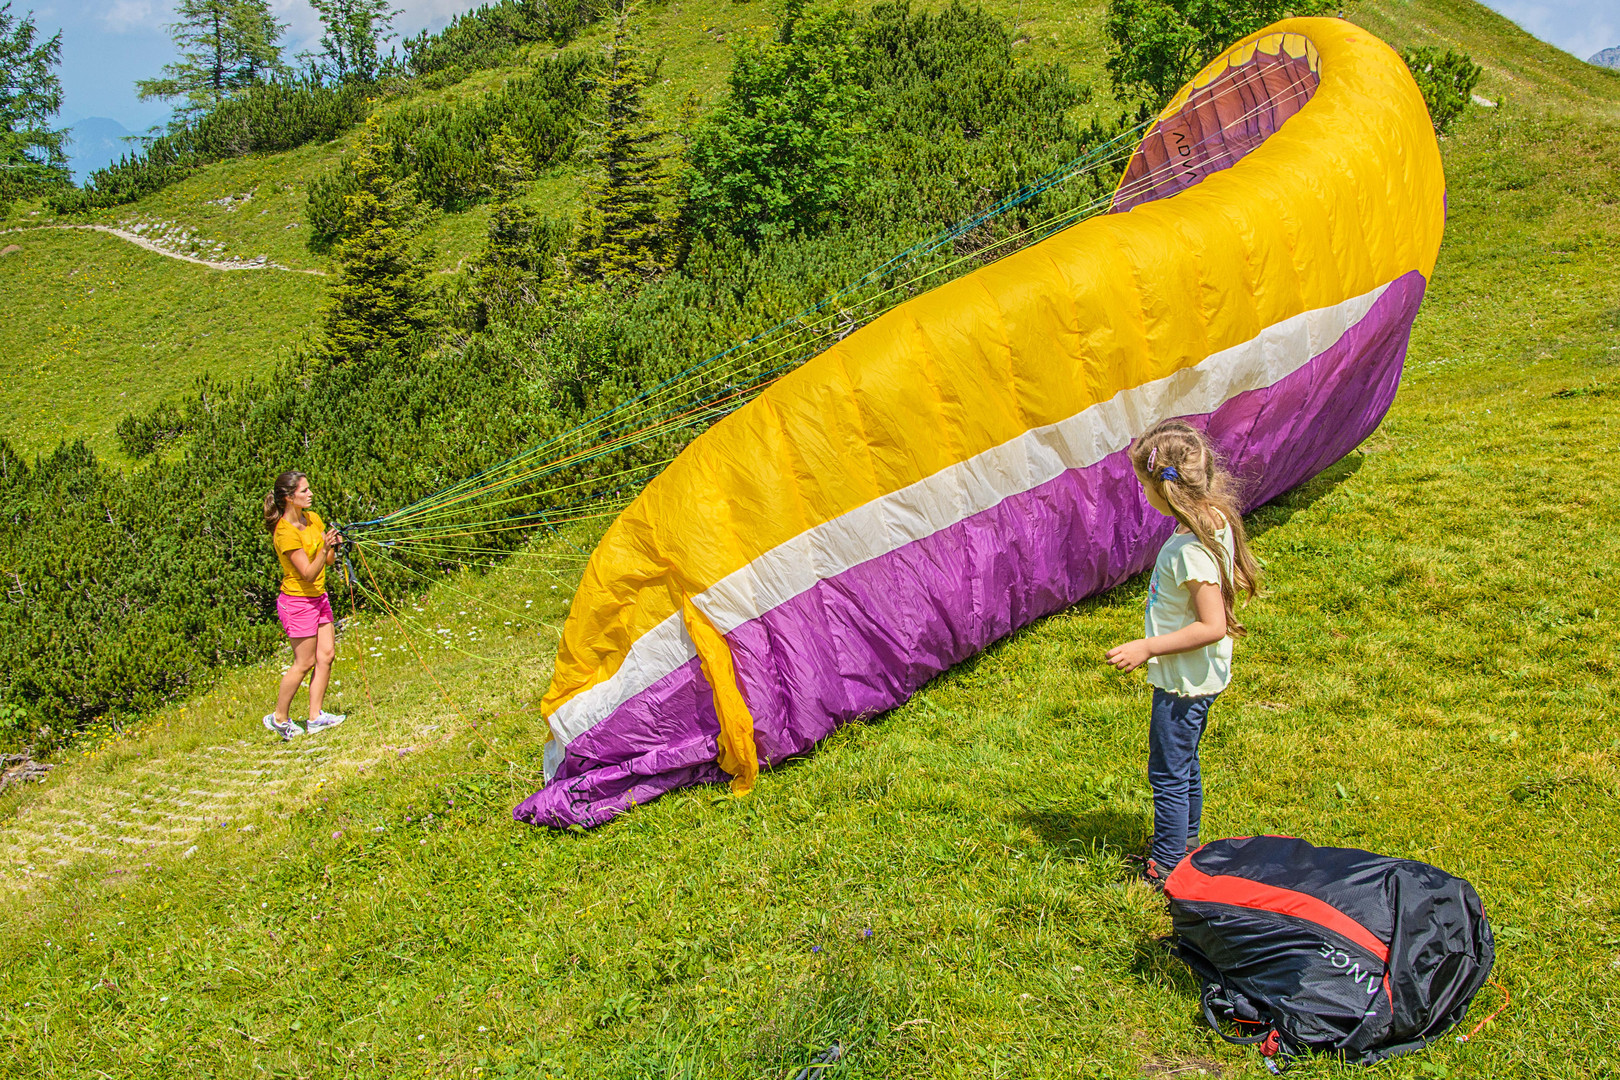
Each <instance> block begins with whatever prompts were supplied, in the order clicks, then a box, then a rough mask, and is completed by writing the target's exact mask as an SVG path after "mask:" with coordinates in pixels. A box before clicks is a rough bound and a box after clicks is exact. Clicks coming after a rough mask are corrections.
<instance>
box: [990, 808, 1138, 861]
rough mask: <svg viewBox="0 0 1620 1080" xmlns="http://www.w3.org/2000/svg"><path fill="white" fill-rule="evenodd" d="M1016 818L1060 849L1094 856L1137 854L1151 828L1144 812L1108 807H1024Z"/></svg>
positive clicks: (1043, 839) (1052, 845) (1044, 840)
mask: <svg viewBox="0 0 1620 1080" xmlns="http://www.w3.org/2000/svg"><path fill="white" fill-rule="evenodd" d="M1017 820H1018V821H1020V822H1021V823H1023V824H1025V825H1028V826H1029V827H1030V828H1032V829H1034V830H1035V832H1036V834H1037V835H1038V836H1039V837H1040V838H1041V840H1042V842H1043V843H1045V844H1047V845H1049V846H1051V847H1054V848H1057V849H1059V850H1060V851H1062V850H1071V849H1075V848H1078V849H1079V850H1082V851H1088V852H1091V853H1093V854H1097V855H1114V856H1120V855H1133V854H1137V853H1139V852H1141V851H1142V849H1143V848H1145V847H1147V839H1148V834H1149V833H1150V832H1151V831H1152V828H1151V825H1152V822H1151V820H1150V819H1149V817H1148V815H1147V814H1145V813H1142V812H1140V811H1124V810H1116V809H1113V808H1108V807H1105V808H1102V809H1099V810H1088V811H1086V812H1084V813H1074V812H1072V811H1067V810H1061V809H1035V808H1030V807H1025V808H1024V809H1023V811H1022V812H1020V813H1019V814H1018V815H1017Z"/></svg>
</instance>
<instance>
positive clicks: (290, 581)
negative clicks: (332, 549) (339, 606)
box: [271, 510, 326, 596]
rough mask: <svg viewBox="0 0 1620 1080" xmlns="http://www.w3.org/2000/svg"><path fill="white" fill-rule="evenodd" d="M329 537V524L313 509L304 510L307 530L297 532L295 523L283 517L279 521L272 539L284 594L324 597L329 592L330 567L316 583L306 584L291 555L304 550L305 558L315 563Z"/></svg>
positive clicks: (322, 568)
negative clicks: (327, 582)
mask: <svg viewBox="0 0 1620 1080" xmlns="http://www.w3.org/2000/svg"><path fill="white" fill-rule="evenodd" d="M325 535H326V525H325V524H324V523H323V522H322V521H321V516H320V515H319V514H317V513H315V511H313V510H306V511H304V527H303V528H302V529H297V528H294V527H293V524H292V522H290V521H288V520H287V519H286V518H282V519H281V520H280V521H278V522H276V531H275V534H274V535H273V536H272V537H271V539H272V540H273V541H274V543H275V545H276V558H278V559H280V560H281V591H282V592H284V593H286V594H287V595H288V596H321V595H324V594H325V592H326V567H324V566H323V567H321V572H320V573H318V574H316V575H315V580H314V581H305V580H304V579H303V578H301V577H299V576H298V570H297V569H296V568H295V567H294V566H293V564H292V558H291V556H289V555H288V554H287V553H288V552H289V551H297V550H298V549H299V548H303V549H304V556H305V558H307V559H309V561H310V562H314V561H315V556H316V555H317V554H319V553H320V550H321V548H322V547H323V546H324V545H323V543H322V540H323V538H324V537H325Z"/></svg>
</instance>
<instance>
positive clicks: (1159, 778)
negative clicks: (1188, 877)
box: [1148, 687, 1220, 874]
mask: <svg viewBox="0 0 1620 1080" xmlns="http://www.w3.org/2000/svg"><path fill="white" fill-rule="evenodd" d="M1219 696H1220V695H1219V694H1210V695H1209V696H1208V697H1190V698H1188V697H1177V696H1176V695H1175V694H1169V693H1166V692H1165V691H1163V690H1160V689H1159V688H1158V687H1154V688H1153V719H1152V720H1151V721H1149V723H1148V784H1149V785H1150V786H1151V787H1152V788H1153V848H1152V851H1151V852H1150V853H1149V855H1148V857H1149V858H1151V859H1152V860H1153V861H1154V862H1155V863H1157V864H1158V866H1159V871H1160V872H1161V873H1164V874H1168V873H1170V871H1171V869H1173V868H1174V867H1175V865H1176V864H1177V863H1179V862H1180V861H1181V860H1182V858H1183V857H1184V856H1185V855H1186V854H1187V849H1188V848H1189V847H1196V846H1197V845H1198V825H1199V821H1200V819H1202V818H1203V816H1204V781H1203V778H1202V777H1201V776H1200V775H1199V772H1198V740H1200V739H1202V738H1203V737H1204V729H1205V728H1206V727H1208V726H1209V707H1210V706H1211V705H1213V704H1214V703H1215V699H1216V698H1217V697H1219Z"/></svg>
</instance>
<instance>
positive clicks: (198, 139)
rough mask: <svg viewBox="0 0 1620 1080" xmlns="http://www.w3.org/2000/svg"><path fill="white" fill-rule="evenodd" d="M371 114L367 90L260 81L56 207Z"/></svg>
mask: <svg viewBox="0 0 1620 1080" xmlns="http://www.w3.org/2000/svg"><path fill="white" fill-rule="evenodd" d="M365 115H366V91H365V88H364V87H359V86H355V85H349V84H345V85H337V86H323V85H321V84H320V83H316V82H311V81H307V80H300V81H294V82H278V83H259V84H256V85H254V86H252V87H250V88H249V89H248V90H247V91H246V92H244V93H243V94H242V95H241V96H239V97H233V98H228V99H226V100H225V101H223V102H221V103H220V105H219V106H218V107H217V108H215V109H214V110H213V111H212V112H209V113H205V114H204V115H203V116H201V117H200V118H199V119H197V120H196V121H195V122H194V123H192V124H189V125H187V126H185V127H183V128H181V129H179V130H178V131H173V132H170V133H169V134H167V135H160V136H158V137H157V138H154V139H152V140H150V141H149V142H148V143H147V144H146V147H145V149H143V150H141V151H140V152H137V153H132V154H125V155H124V156H122V157H120V158H119V159H118V160H117V161H116V162H114V163H113V164H111V165H109V166H107V167H106V168H105V169H98V170H96V171H95V172H93V173H91V174H90V179H89V180H87V181H86V182H85V184H84V186H83V187H82V188H71V189H68V190H65V191H62V192H60V193H59V194H57V195H55V196H54V197H53V198H52V200H51V205H52V207H53V208H54V209H55V210H56V212H57V213H64V214H65V213H73V212H76V211H84V210H92V209H96V208H99V207H106V206H120V205H122V204H124V203H129V202H134V201H135V200H136V199H138V198H140V197H141V196H143V195H149V194H151V193H152V192H154V191H158V190H160V189H161V188H164V187H167V186H168V185H169V184H172V183H175V182H176V181H179V180H181V179H184V178H185V177H186V176H187V175H189V174H190V173H191V171H192V170H193V169H195V168H197V167H198V166H200V165H206V164H208V163H209V162H213V161H221V160H223V159H225V158H232V157H240V156H242V155H244V154H268V153H276V152H278V151H282V150H293V149H296V148H297V147H300V146H303V145H304V144H306V143H311V142H320V141H323V140H326V139H331V138H334V137H336V136H338V135H340V134H342V133H343V132H345V131H347V130H348V129H349V128H351V127H353V126H354V125H355V124H356V123H358V122H359V121H360V120H362V119H364V118H365Z"/></svg>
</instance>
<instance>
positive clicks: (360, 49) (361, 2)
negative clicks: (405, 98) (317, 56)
mask: <svg viewBox="0 0 1620 1080" xmlns="http://www.w3.org/2000/svg"><path fill="white" fill-rule="evenodd" d="M309 6H310V7H312V8H314V9H315V11H316V12H317V13H318V14H319V15H320V17H321V25H322V26H324V27H325V28H326V32H325V33H323V34H322V35H321V51H322V52H323V53H324V54H325V56H326V59H327V66H326V74H328V75H330V76H332V77H333V78H335V79H337V80H339V81H341V82H376V81H377V76H378V75H379V74H381V72H382V54H381V49H382V46H383V43H384V42H387V41H388V40H390V39H391V38H392V37H393V36H394V33H393V28H394V18H395V16H397V15H400V14H402V13H403V11H404V9H403V8H395V7H392V6H391V5H390V0H309Z"/></svg>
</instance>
